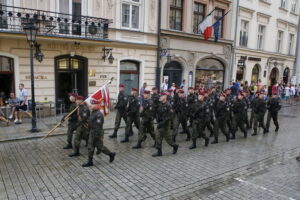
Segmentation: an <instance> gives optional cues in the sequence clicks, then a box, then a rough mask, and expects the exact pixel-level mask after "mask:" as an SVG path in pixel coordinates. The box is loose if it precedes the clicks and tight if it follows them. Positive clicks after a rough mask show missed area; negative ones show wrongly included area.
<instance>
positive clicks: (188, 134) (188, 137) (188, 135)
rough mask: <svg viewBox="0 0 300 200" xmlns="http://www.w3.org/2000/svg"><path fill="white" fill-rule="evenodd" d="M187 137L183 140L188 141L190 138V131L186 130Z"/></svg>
mask: <svg viewBox="0 0 300 200" xmlns="http://www.w3.org/2000/svg"><path fill="white" fill-rule="evenodd" d="M186 134H187V137H186V139H185V141H190V140H191V133H190V132H189V131H187V133H186Z"/></svg>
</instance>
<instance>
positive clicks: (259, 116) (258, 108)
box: [252, 91, 267, 136]
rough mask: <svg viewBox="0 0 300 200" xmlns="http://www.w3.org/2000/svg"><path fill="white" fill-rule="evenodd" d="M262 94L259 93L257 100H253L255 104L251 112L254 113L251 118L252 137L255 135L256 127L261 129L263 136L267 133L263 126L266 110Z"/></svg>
mask: <svg viewBox="0 0 300 200" xmlns="http://www.w3.org/2000/svg"><path fill="white" fill-rule="evenodd" d="M264 95H265V93H264V92H262V91H261V92H260V93H259V95H258V98H257V99H255V103H254V104H253V108H252V109H253V112H254V118H253V126H254V127H253V130H254V132H253V134H252V136H256V135H257V126H258V127H261V128H263V130H264V134H266V133H267V129H266V127H265V124H264V117H265V113H266V110H267V107H266V102H265V100H264Z"/></svg>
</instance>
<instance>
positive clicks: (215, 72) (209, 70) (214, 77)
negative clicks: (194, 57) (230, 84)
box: [195, 58, 225, 88]
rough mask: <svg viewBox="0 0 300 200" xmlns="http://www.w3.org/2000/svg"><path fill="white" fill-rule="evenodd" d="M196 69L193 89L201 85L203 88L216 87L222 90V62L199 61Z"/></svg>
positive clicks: (211, 60) (213, 60) (208, 59)
mask: <svg viewBox="0 0 300 200" xmlns="http://www.w3.org/2000/svg"><path fill="white" fill-rule="evenodd" d="M196 69H197V71H196V76H195V81H196V83H195V87H201V85H203V86H204V87H205V88H211V87H212V86H214V85H216V86H219V87H221V88H223V86H224V74H225V68H224V65H223V63H222V62H220V61H219V60H217V59H213V58H207V59H204V60H201V61H199V62H198V64H197V68H196Z"/></svg>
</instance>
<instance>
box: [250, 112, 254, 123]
mask: <svg viewBox="0 0 300 200" xmlns="http://www.w3.org/2000/svg"><path fill="white" fill-rule="evenodd" d="M253 121H254V112H253V110H251V115H250V126H251V127H252V126H253Z"/></svg>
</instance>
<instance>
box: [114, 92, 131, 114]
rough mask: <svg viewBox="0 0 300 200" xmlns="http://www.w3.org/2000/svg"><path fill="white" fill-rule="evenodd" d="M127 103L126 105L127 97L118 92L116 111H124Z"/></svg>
mask: <svg viewBox="0 0 300 200" xmlns="http://www.w3.org/2000/svg"><path fill="white" fill-rule="evenodd" d="M127 103H128V97H127V95H126V94H125V93H124V92H119V95H118V102H117V105H116V109H118V110H120V111H125V109H126V106H127Z"/></svg>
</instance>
